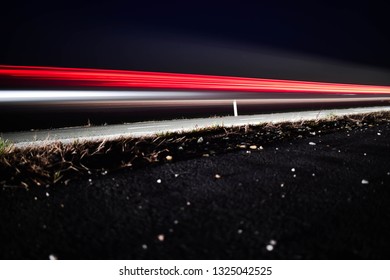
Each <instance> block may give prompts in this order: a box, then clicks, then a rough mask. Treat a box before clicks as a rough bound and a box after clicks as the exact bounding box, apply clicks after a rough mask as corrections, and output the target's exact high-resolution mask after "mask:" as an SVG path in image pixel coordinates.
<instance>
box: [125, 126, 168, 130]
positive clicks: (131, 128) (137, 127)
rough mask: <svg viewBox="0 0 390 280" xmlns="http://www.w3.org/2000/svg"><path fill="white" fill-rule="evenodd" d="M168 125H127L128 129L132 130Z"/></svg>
mask: <svg viewBox="0 0 390 280" xmlns="http://www.w3.org/2000/svg"><path fill="white" fill-rule="evenodd" d="M167 126H170V125H149V126H136V127H128V128H127V129H128V130H133V129H144V128H157V127H167Z"/></svg>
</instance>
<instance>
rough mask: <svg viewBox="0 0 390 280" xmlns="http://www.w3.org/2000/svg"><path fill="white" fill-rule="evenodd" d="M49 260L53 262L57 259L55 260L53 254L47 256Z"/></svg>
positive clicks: (55, 257)
mask: <svg viewBox="0 0 390 280" xmlns="http://www.w3.org/2000/svg"><path fill="white" fill-rule="evenodd" d="M49 260H51V261H55V260H58V258H57V256H56V255H54V254H50V255H49Z"/></svg>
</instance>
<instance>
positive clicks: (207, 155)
mask: <svg viewBox="0 0 390 280" xmlns="http://www.w3.org/2000/svg"><path fill="white" fill-rule="evenodd" d="M209 156H210V155H209V154H203V155H202V157H209Z"/></svg>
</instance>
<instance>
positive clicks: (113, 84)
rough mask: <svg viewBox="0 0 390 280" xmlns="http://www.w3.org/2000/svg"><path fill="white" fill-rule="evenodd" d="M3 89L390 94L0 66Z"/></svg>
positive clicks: (350, 87)
mask: <svg viewBox="0 0 390 280" xmlns="http://www.w3.org/2000/svg"><path fill="white" fill-rule="evenodd" d="M0 86H3V87H4V86H5V87H12V86H14V87H23V86H24V87H32V86H33V87H61V88H72V87H73V88H87V89H88V88H106V89H108V88H109V89H148V90H151V89H171V90H208V91H242V92H280V93H298V92H299V93H324V94H326V93H327V94H340V93H341V94H390V86H377V85H360V84H342V83H324V82H311V81H293V80H277V79H261V78H243V77H230V76H211V75H197V74H178V73H160V72H142V71H126V70H102V69H84V68H60V67H36V66H7V65H0Z"/></svg>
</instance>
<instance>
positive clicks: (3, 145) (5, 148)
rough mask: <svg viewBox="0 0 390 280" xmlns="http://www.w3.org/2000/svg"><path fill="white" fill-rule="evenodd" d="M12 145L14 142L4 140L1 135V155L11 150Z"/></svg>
mask: <svg viewBox="0 0 390 280" xmlns="http://www.w3.org/2000/svg"><path fill="white" fill-rule="evenodd" d="M12 147H13V146H12V144H11V143H10V142H9V141H8V140H4V139H3V138H1V137H0V156H2V155H4V154H6V153H8V152H10V151H11V150H12Z"/></svg>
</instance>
